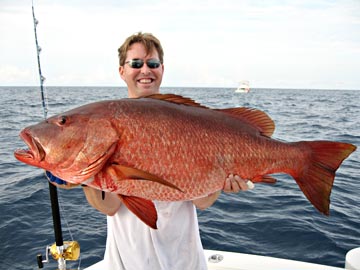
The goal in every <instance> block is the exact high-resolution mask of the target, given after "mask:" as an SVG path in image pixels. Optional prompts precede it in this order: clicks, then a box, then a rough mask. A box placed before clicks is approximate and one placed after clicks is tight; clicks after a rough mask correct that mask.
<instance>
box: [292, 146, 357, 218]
mask: <svg viewBox="0 0 360 270" xmlns="http://www.w3.org/2000/svg"><path fill="white" fill-rule="evenodd" d="M299 144H300V147H301V148H302V149H304V150H305V149H306V151H308V154H309V158H308V159H305V160H306V161H305V164H303V165H302V166H301V168H298V172H293V173H291V175H292V176H293V178H294V179H295V180H296V182H297V184H298V185H299V187H300V189H301V190H302V191H303V193H304V194H305V196H306V197H307V198H308V200H309V201H310V202H311V203H312V204H313V205H314V206H315V208H316V209H318V210H319V211H320V212H321V213H323V214H325V215H329V208H330V193H331V189H332V186H333V183H334V178H335V172H336V170H337V169H338V168H339V166H340V165H341V163H342V162H343V160H344V159H346V158H347V157H348V156H349V155H350V154H351V153H352V152H354V151H355V150H356V146H355V145H352V144H349V143H341V142H330V141H313V142H299Z"/></svg>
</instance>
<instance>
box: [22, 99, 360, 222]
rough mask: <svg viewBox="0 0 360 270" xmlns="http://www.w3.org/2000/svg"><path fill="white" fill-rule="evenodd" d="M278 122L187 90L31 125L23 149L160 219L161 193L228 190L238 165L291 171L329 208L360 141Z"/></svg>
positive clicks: (264, 171)
mask: <svg viewBox="0 0 360 270" xmlns="http://www.w3.org/2000/svg"><path fill="white" fill-rule="evenodd" d="M274 128H275V126H274V123H273V121H272V120H271V119H270V118H269V117H268V116H267V115H266V114H265V113H264V112H262V111H259V110H256V109H249V108H230V109H217V110H214V109H209V108H206V107H204V106H201V105H200V104H197V103H195V102H194V101H192V100H190V99H188V98H183V97H181V96H177V95H172V94H167V95H161V94H156V95H151V96H149V97H146V98H139V99H121V100H113V101H102V102H96V103H92V104H88V105H85V106H82V107H79V108H76V109H73V110H71V111H68V112H65V113H63V114H59V115H56V116H54V117H51V118H49V119H47V120H46V121H43V122H41V123H39V124H37V125H34V126H30V127H27V128H25V129H24V130H23V131H22V132H21V134H20V136H21V138H22V139H23V140H24V141H25V142H26V144H27V145H28V147H29V150H17V151H15V157H16V158H17V159H18V160H20V161H22V162H24V163H27V164H29V165H33V166H36V167H40V168H43V169H45V170H48V171H50V172H51V173H52V174H54V175H55V176H57V177H60V178H61V179H64V180H66V181H68V182H70V183H75V184H79V183H86V184H87V185H89V186H92V187H95V188H97V189H100V190H104V191H109V192H115V193H118V194H119V198H120V199H121V200H122V201H123V203H124V204H125V205H126V206H127V207H128V208H129V209H130V210H131V211H133V212H134V213H135V214H136V215H137V216H138V217H139V218H141V219H142V220H143V221H144V222H145V223H147V224H148V225H149V226H151V227H153V228H156V220H157V214H156V209H155V207H154V205H153V203H152V202H151V200H162V201H176V200H192V199H195V198H199V197H203V196H206V195H208V194H210V193H213V192H215V191H218V190H221V189H222V188H223V186H224V181H225V179H226V177H227V176H228V175H229V174H234V175H239V176H240V177H242V178H243V179H250V180H251V181H253V182H254V183H257V182H270V183H271V182H275V179H274V178H272V177H271V176H270V174H273V173H286V174H289V175H291V176H292V177H293V178H294V179H295V180H296V182H297V184H298V185H299V186H300V188H301V190H302V191H303V192H304V194H305V196H306V197H307V198H308V199H309V200H310V202H311V203H312V204H313V205H314V206H315V207H316V208H317V209H318V210H319V211H320V212H322V213H324V214H326V215H328V214H329V204H330V193H331V188H332V185H333V181H334V177H335V171H336V170H337V168H338V167H339V166H340V164H341V163H342V161H343V160H344V159H345V158H347V157H348V156H349V155H350V154H351V153H352V152H353V151H355V149H356V147H355V146H354V145H352V144H348V143H341V142H331V141H309V142H305V141H301V142H291V143H287V142H280V141H277V140H274V139H271V138H270V137H271V135H272V133H273V131H274Z"/></svg>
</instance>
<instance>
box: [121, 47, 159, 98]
mask: <svg viewBox="0 0 360 270" xmlns="http://www.w3.org/2000/svg"><path fill="white" fill-rule="evenodd" d="M132 59H141V60H143V61H144V62H145V63H144V65H143V66H142V67H141V68H139V69H136V68H132V67H130V66H129V64H127V63H125V65H124V66H123V67H120V68H119V73H120V76H121V78H122V79H123V80H124V81H125V82H126V84H127V86H128V94H129V97H131V98H136V97H142V96H147V95H151V94H155V93H159V89H160V84H161V80H162V76H163V72H164V65H163V64H161V65H160V66H159V67H158V68H153V69H151V68H149V67H148V66H147V65H146V61H147V60H149V59H157V60H159V55H158V53H157V51H156V50H154V51H152V52H150V53H149V54H148V55H147V54H146V50H145V47H144V46H143V45H142V44H141V43H134V44H132V45H131V46H130V49H129V50H128V51H127V55H126V60H125V62H127V61H129V60H132Z"/></svg>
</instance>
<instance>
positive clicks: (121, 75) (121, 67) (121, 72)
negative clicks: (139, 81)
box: [119, 66, 124, 80]
mask: <svg viewBox="0 0 360 270" xmlns="http://www.w3.org/2000/svg"><path fill="white" fill-rule="evenodd" d="M119 74H120V77H121V79H123V80H124V67H123V66H120V67H119Z"/></svg>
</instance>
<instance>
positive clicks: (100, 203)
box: [45, 171, 121, 216]
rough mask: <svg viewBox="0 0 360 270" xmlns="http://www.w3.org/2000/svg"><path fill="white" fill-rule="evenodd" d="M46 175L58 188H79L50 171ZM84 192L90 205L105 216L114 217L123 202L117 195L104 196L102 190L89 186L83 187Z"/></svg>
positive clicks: (108, 194)
mask: <svg viewBox="0 0 360 270" xmlns="http://www.w3.org/2000/svg"><path fill="white" fill-rule="evenodd" d="M45 175H46V177H47V179H48V180H49V181H50V183H51V184H53V185H54V186H56V187H58V188H63V189H71V188H74V187H76V186H79V185H75V184H71V183H69V182H66V181H64V180H62V179H60V178H58V177H56V176H54V175H53V174H52V173H50V172H48V171H46V172H45ZM83 190H84V194H85V197H86V199H87V201H88V203H89V204H90V205H91V206H92V207H94V208H95V209H97V210H99V211H100V212H101V213H103V214H105V215H109V216H113V215H115V213H116V212H117V210H118V209H119V208H120V205H121V202H120V200H119V198H118V196H117V195H116V194H113V193H108V192H107V193H106V194H105V196H104V194H103V192H102V191H101V190H97V189H94V188H91V187H88V186H83Z"/></svg>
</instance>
